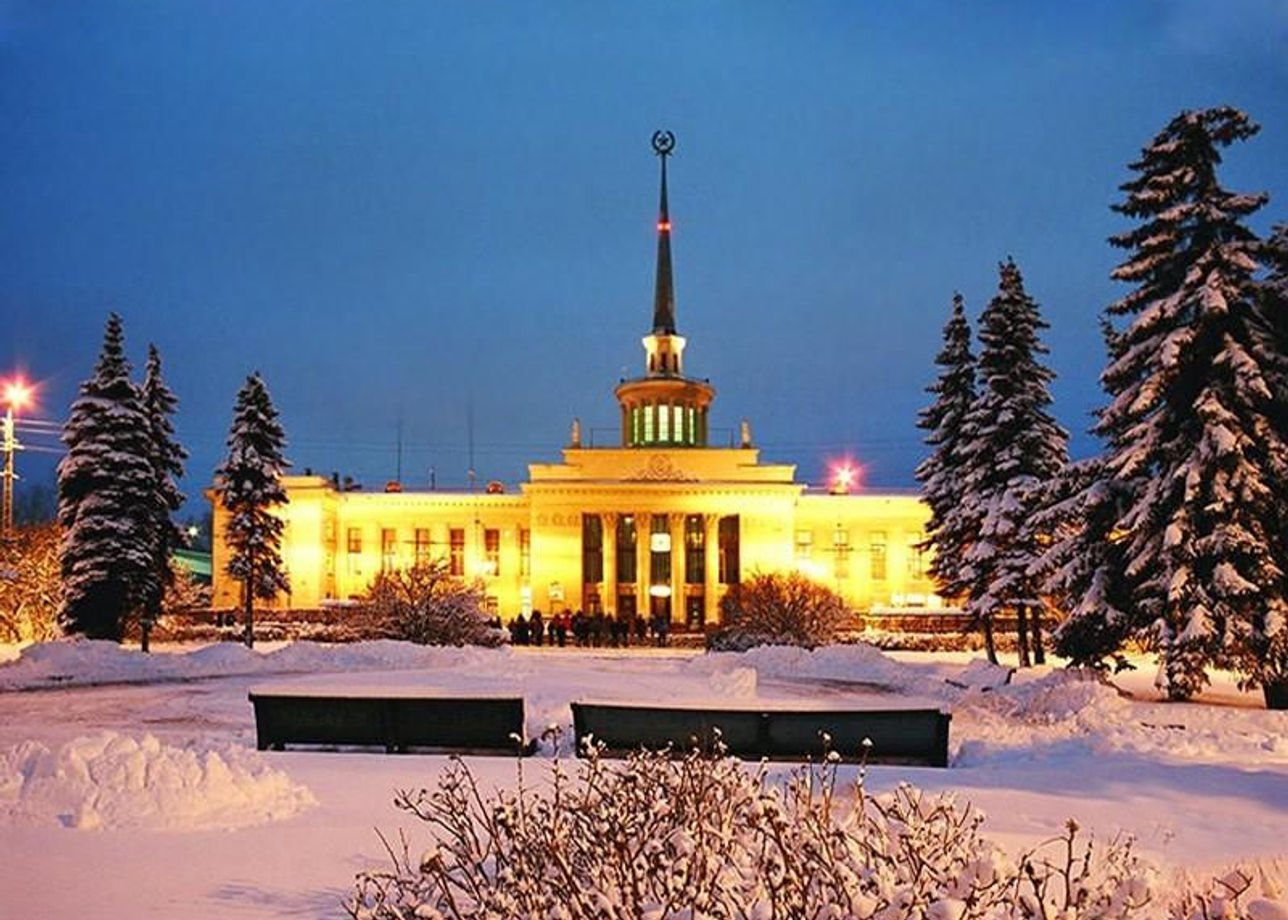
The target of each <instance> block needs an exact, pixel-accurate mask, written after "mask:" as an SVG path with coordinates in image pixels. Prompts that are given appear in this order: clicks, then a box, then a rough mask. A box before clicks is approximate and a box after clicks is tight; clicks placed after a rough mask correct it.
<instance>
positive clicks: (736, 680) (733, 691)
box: [707, 667, 757, 699]
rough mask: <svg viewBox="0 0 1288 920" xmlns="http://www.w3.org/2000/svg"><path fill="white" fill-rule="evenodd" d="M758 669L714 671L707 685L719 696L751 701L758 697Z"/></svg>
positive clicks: (741, 668) (735, 668) (734, 668)
mask: <svg viewBox="0 0 1288 920" xmlns="http://www.w3.org/2000/svg"><path fill="white" fill-rule="evenodd" d="M756 680H757V675H756V669H755V668H746V667H733V668H726V669H721V670H717V671H712V672H711V676H710V677H708V678H707V683H708V684H709V685H710V687H711V690H712V692H713V693H715V694H716V695H717V696H720V697H727V698H730V699H750V698H751V697H754V696H755V695H756Z"/></svg>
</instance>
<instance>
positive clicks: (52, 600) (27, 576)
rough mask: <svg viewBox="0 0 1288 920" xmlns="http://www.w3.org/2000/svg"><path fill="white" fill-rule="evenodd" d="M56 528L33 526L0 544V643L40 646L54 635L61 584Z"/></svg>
mask: <svg viewBox="0 0 1288 920" xmlns="http://www.w3.org/2000/svg"><path fill="white" fill-rule="evenodd" d="M59 540H60V534H59V530H58V526H57V525H56V524H34V525H31V526H29V527H19V528H17V529H15V530H14V531H13V538H12V539H11V540H8V541H5V540H0V640H3V641H5V642H26V641H34V642H41V641H44V640H46V639H53V638H55V637H56V636H57V635H58V632H59V630H58V607H59V605H60V604H61V603H62V595H63V581H62V575H61V571H60V569H59V563H58V544H59Z"/></svg>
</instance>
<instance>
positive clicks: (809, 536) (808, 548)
mask: <svg viewBox="0 0 1288 920" xmlns="http://www.w3.org/2000/svg"><path fill="white" fill-rule="evenodd" d="M813 558H814V532H813V531H812V530H798V531H796V561H797V562H809V561H810V560H811V559H813Z"/></svg>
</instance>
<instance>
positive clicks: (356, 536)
mask: <svg viewBox="0 0 1288 920" xmlns="http://www.w3.org/2000/svg"><path fill="white" fill-rule="evenodd" d="M344 548H345V549H346V550H347V551H348V552H349V553H350V554H351V555H357V554H358V553H360V552H362V528H360V527H350V528H349V529H348V530H346V531H345V532H344Z"/></svg>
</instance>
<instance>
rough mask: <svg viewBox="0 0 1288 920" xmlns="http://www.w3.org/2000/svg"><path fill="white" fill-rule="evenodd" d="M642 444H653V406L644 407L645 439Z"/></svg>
mask: <svg viewBox="0 0 1288 920" xmlns="http://www.w3.org/2000/svg"><path fill="white" fill-rule="evenodd" d="M641 443H644V444H652V443H653V407H652V406H645V407H644V437H643V438H642V440H641Z"/></svg>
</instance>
